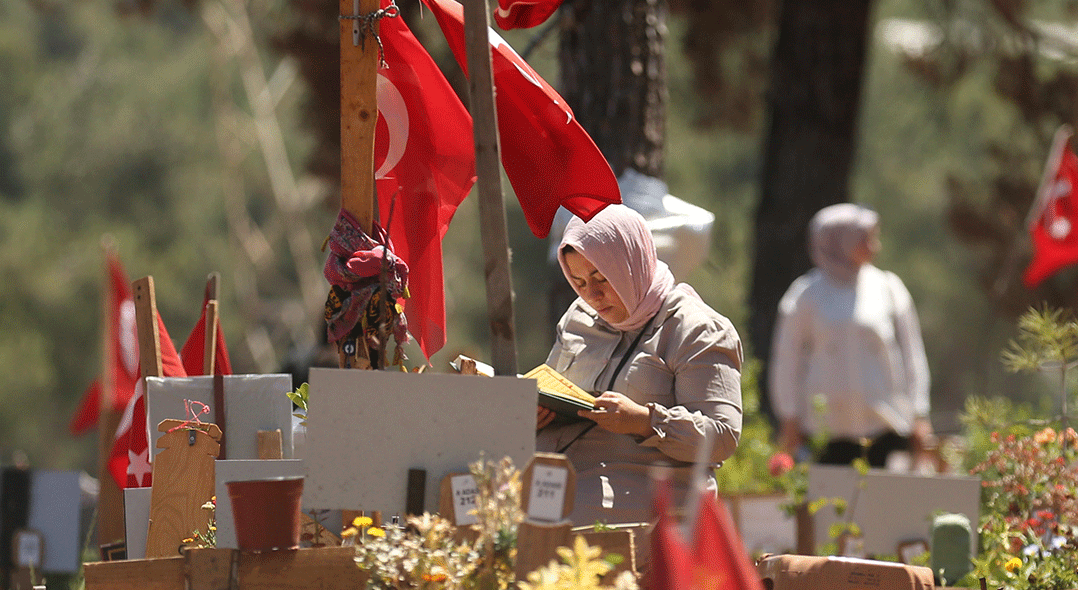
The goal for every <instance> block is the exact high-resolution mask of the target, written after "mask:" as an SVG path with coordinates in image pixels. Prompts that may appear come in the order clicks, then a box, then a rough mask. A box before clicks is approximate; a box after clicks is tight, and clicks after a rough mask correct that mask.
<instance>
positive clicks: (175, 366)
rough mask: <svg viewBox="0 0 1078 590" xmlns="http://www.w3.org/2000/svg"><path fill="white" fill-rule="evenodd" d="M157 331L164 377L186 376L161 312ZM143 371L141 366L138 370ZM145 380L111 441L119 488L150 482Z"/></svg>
mask: <svg viewBox="0 0 1078 590" xmlns="http://www.w3.org/2000/svg"><path fill="white" fill-rule="evenodd" d="M157 332H158V337H159V339H160V341H161V366H162V373H163V374H164V376H165V377H186V376H187V373H186V371H184V369H183V362H182V361H180V355H179V354H177V353H176V347H175V346H174V345H173V344H172V339H171V338H170V337H169V335H168V331H167V330H165V323H164V322H163V321H161V316H160V314H158V316H157ZM139 372H140V373H141V370H140V371H139ZM145 392H146V381H145V380H144V379H139V380H138V382H137V384H136V386H135V394H134V396H133V397H132V398H131V400H130V401H129V402H128V404H127V407H126V408H124V414H123V416H122V417H121V418H120V423H119V424H118V425H117V426H116V439H115V440H114V441H113V443H112V453H111V454H110V455H109V463H108V468H109V472H110V473H111V474H112V477H113V479H115V480H116V485H117V486H119V487H120V488H140V487H149V486H150V485H151V483H152V482H151V477H150V476H151V474H152V473H153V471H152V469H151V467H150V442H149V440H150V439H149V435H150V432H149V426H148V424H147V417H146V395H145Z"/></svg>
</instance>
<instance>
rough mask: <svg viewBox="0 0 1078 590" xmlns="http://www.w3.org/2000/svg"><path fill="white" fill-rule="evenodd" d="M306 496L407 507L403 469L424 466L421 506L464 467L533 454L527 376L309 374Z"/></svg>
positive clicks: (336, 504) (388, 508)
mask: <svg viewBox="0 0 1078 590" xmlns="http://www.w3.org/2000/svg"><path fill="white" fill-rule="evenodd" d="M309 379H310V381H309V383H310V402H309V407H308V414H307V449H306V453H307V457H306V459H305V463H306V466H307V481H306V484H305V487H304V490H303V494H304V500H305V502H306V503H307V504H308V505H310V506H312V507H318V508H328V509H346V510H365V511H375V510H378V511H381V512H382V514H404V513H405V511H406V507H405V500H406V498H407V485H408V470H409V469H425V470H426V471H427V473H428V474H430V477H427V478H426V479H427V482H426V492H425V494H424V497H425V498H426V500H425V505H424V508H425V510H426V511H428V512H432V513H433V512H436V511H437V509H438V503H439V493H438V492H439V489H438V488H439V486H440V485H441V481H442V479H443V478H444V477H445V475H446V474H449V473H460V472H462V471H467V467H468V465H469V464H471V463H474V462H475V461H477V460H479V458H480V456H485V457H486V458H487V459H488V460H494V461H497V460H500V459H501V458H503V457H507V456H508V457H509V458H510V459H512V460H513V463H514V464H515V465H517V466H519V465H523V464H524V463H525V462H526V461H528V459H529V458H530V457H531V456H532V453H533V452H534V451H535V407H536V403H537V400H538V393H537V391H536V385H535V381H534V380H531V379H518V378H516V377H482V376H478V375H454V374H444V373H443V374H437V373H402V372H399V371H359V370H355V369H319V368H313V369H311V372H310V377H309Z"/></svg>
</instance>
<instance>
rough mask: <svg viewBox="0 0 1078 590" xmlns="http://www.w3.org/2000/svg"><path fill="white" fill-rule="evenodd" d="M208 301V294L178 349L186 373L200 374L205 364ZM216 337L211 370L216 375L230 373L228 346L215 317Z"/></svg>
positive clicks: (230, 362) (218, 320)
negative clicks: (185, 338) (193, 324)
mask: <svg viewBox="0 0 1078 590" xmlns="http://www.w3.org/2000/svg"><path fill="white" fill-rule="evenodd" d="M209 302H210V299H209V294H208V293H207V294H206V297H205V298H204V299H203V300H202V315H200V316H199V317H198V322H196V323H195V327H194V328H191V333H190V334H189V335H188V336H187V342H184V343H183V348H181V349H180V359H181V361H182V362H183V370H184V372H185V373H187V374H188V375H202V374H204V373H205V371H204V370H203V367H204V366H205V364H206V305H207V304H208V303H209ZM216 323H217V330H216V333H217V338H216V339H215V340H216V342H215V344H214V347H213V372H214V374H216V375H231V374H232V361H231V360H229V358H228V347H227V346H225V335H224V333H223V332H221V318H220V316H218V317H217V318H216Z"/></svg>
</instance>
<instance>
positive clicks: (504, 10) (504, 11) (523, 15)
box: [494, 0, 562, 31]
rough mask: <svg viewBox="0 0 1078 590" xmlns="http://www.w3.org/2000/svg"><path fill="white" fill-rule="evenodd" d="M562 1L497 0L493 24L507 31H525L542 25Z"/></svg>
mask: <svg viewBox="0 0 1078 590" xmlns="http://www.w3.org/2000/svg"><path fill="white" fill-rule="evenodd" d="M561 3H562V0H538V1H532V2H528V1H526V0H498V7H497V8H495V9H494V22H496V23H498V26H499V27H501V28H502V29H504V30H506V31H508V30H510V29H527V28H530V27H535V26H538V25H541V24H543V22H545V21H546V19H548V18H550V15H552V14H554V12H555V11H556V10H558V7H559V6H561Z"/></svg>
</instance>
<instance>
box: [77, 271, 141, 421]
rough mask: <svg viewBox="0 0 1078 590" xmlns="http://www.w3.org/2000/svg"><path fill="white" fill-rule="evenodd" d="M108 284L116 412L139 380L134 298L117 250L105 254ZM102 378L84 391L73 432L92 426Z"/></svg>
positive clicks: (107, 326) (107, 322)
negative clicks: (117, 255)
mask: <svg viewBox="0 0 1078 590" xmlns="http://www.w3.org/2000/svg"><path fill="white" fill-rule="evenodd" d="M106 264H107V266H108V278H109V286H108V289H107V290H106V291H105V293H104V296H105V297H106V298H107V301H106V303H105V308H106V312H105V328H104V329H105V331H106V341H107V343H108V344H107V346H108V350H107V351H106V354H107V355H108V360H107V361H106V362H107V363H108V364H109V367H108V369H107V370H109V371H111V372H112V375H111V376H112V379H111V381H112V387H113V390H112V391H111V392H110V394H109V397H110V399H111V400H112V402H111V407H112V410H113V411H115V412H121V411H123V409H124V408H125V407H126V406H127V403H128V401H130V400H131V398H132V397H133V396H134V394H135V383H136V382H137V381H138V377H139V372H138V337H137V335H136V330H135V302H134V300H133V299H132V296H131V282H130V281H129V280H127V274H126V273H125V272H124V269H123V265H121V264H120V259H119V258H117V257H116V254H115V253H113V252H109V253H108V255H107V262H106ZM103 393H104V392H103V391H102V389H101V380H100V379H95V380H94V381H93V383H91V384H90V386H89V387H87V389H86V393H84V394H83V397H82V402H80V404H79V408H78V409H77V410H76V411H75V415H74V416H73V417H72V419H71V423H70V424H69V425H68V428H69V429H70V431H71V433H72V434H76V435H78V434H82V433H84V432H86V431H87V430H89V429H91V428H93V427H94V426H95V425H96V424H97V421H98V415H99V413H100V408H101V395H102V394H103Z"/></svg>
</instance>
